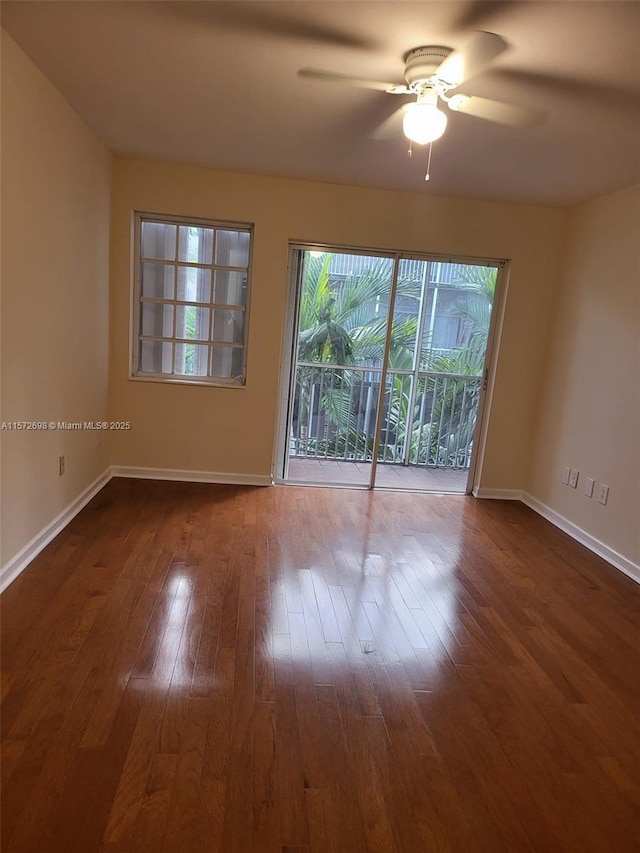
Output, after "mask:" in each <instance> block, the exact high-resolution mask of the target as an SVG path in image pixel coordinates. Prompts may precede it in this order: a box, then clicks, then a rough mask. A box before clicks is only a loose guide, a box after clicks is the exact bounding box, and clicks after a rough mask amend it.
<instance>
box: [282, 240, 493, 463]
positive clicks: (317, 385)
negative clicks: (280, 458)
mask: <svg viewBox="0 0 640 853" xmlns="http://www.w3.org/2000/svg"><path fill="white" fill-rule="evenodd" d="M332 259H333V255H332V254H329V253H327V254H324V255H322V256H320V257H319V258H311V257H310V256H307V258H306V264H305V270H304V279H303V288H302V295H301V305H300V327H299V328H300V330H299V341H298V360H299V361H302V362H307V366H303V367H298V376H297V390H296V406H297V411H298V418H299V422H300V423H302V424H310V423H311V419H312V415H315V416H318V418H319V423H320V424H322V425H323V427H322V428H321V432H322V433H323V434H321V435H317V436H314V437H308V436H307V437H306V438H305V446H304V451H305V452H306V453H307V454H308V455H314V456H315V455H318V456H319V457H320V458H322V457H327V458H345V459H349V458H352V459H361V460H371V459H372V458H373V453H374V452H375V448H374V447H373V436H372V434H371V425H370V424H367V423H364V418H365V414H363V412H362V411H361V408H360V403H359V402H358V396H359V395H360V402H361V396H362V393H361V388H362V383H363V382H364V377H363V375H362V373H360V372H355V371H352V370H349V369H348V368H349V366H350V365H358V366H371V367H374V366H380V365H381V363H382V357H383V354H384V346H385V339H386V330H387V317H386V315H387V308H388V304H389V299H390V295H391V271H390V268H389V263H388V262H387V261H378V262H375V263H373V264H372V266H371V267H370V268H369V269H368V270H366V271H365V272H364V273H363V274H362V275H360V276H348V277H347V278H346V279H344V280H343V281H341V282H340V284H339V285H338V284H337V283H336V282H334V281H332V280H331V274H330V268H331V261H332ZM496 275H497V270H495V269H493V268H488V267H480V266H468V267H466V268H465V273H464V280H463V279H460V281H459V282H458V283H459V284H460V286H461V288H464V290H463V291H462V293H461V296H460V298H459V300H458V301H457V303H456V306H455V311H456V313H457V314H458V316H459V317H460V318H461V319H462V321H463V324H464V337H465V339H466V341H467V342H466V344H465V345H464V346H462V347H459V348H458V349H457V350H455V351H452V352H450V353H448V354H442V353H438V352H435V353H433V352H432V351H431V350H430V349H429V348H424V347H423V349H422V353H421V364H420V369H421V370H422V371H425V372H428V373H430V374H434V375H429V376H420V377H419V378H417V379H416V381H417V382H418V387H417V389H416V393H415V395H414V397H413V402H412V395H411V383H412V378H411V376H407V375H402V374H401V375H398V374H394V373H393V371H394V370H403V369H406V370H411V369H412V367H413V350H414V345H415V339H416V334H417V319H416V317H415V316H410V317H401V318H399V319H396V320H395V321H394V323H393V325H392V330H391V340H390V357H389V371H390V372H389V374H388V380H389V385H388V388H387V391H386V393H385V395H384V411H385V416H384V422H383V432H382V441H381V443H380V447H379V448H378V451H377V452H378V458H379V459H380V460H381V461H391V462H393V461H399V460H402V459H403V458H404V454H405V443H408V444H409V455H408V459H409V462H410V463H412V464H431V465H447V466H454V467H455V466H459V467H466V466H467V465H468V460H469V455H470V450H471V442H472V439H473V432H474V429H475V419H476V412H477V406H478V400H479V395H480V383H481V380H480V376H481V374H482V370H483V366H484V357H485V351H486V344H487V339H488V333H489V321H490V316H491V306H492V302H493V297H494V292H495V283H496ZM396 292H397V295H398V296H405V297H409V298H410V299H414V300H415V305H416V311H415V314H416V315H417V313H418V310H417V309H418V306H419V301H420V297H421V283H420V282H417V281H415V280H408V279H407V280H399V281H398V285H397V289H396ZM309 363H311V364H309ZM316 364H317V365H318V366H317V367H315V366H314V365H316ZM323 364H333V365H340V367H336V368H326V367H324V368H323V367H321V365H323ZM445 374H446V376H445ZM471 377H473V379H472V378H471ZM476 377H477V378H476ZM369 381H371V380H369ZM372 387H375V386H372ZM314 397H315V400H316V402H315V406H314V408H315V409H316V411H314V412H311V411H310V406H311V400H312V399H313V398H314ZM410 409H411V411H410Z"/></svg>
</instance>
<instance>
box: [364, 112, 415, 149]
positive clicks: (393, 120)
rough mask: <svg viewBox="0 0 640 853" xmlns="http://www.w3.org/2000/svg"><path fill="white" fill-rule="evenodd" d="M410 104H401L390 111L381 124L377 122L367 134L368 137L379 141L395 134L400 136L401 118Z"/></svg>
mask: <svg viewBox="0 0 640 853" xmlns="http://www.w3.org/2000/svg"><path fill="white" fill-rule="evenodd" d="M409 106H410V104H403V105H402V106H401V107H399V108H398V109H397V110H394V112H392V113H391V115H390V116H389V117H388V118H386V119H385V120H384V121H383V122H382V124H379V125H378V127H376V129H375V130H374V131H372V132H371V133H370V134H369V139H378V140H380V141H381V142H384V141H386V140H387V139H393V138H394V137H395V136H400V135H401V133H402V119H403V118H404V114H405V113H406V111H407V107H409Z"/></svg>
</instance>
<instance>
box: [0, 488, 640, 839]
mask: <svg viewBox="0 0 640 853" xmlns="http://www.w3.org/2000/svg"><path fill="white" fill-rule="evenodd" d="M639 600H640V596H639V590H638V587H637V586H636V585H635V584H634V583H633V582H632V581H631V580H629V579H628V578H626V577H625V576H623V575H621V574H620V573H618V572H617V571H616V570H615V569H613V568H611V567H610V566H607V565H606V564H605V563H604V562H602V561H601V560H600V559H598V558H596V557H595V556H593V555H592V554H590V553H589V552H587V551H586V550H585V549H583V548H582V547H581V546H579V545H577V544H576V543H575V542H573V541H572V540H570V539H569V538H568V537H566V536H565V535H564V534H562V533H560V532H559V531H557V530H556V529H554V528H553V527H552V526H551V525H549V524H548V523H547V522H545V521H544V520H542V519H540V518H539V517H538V516H536V515H535V514H534V513H533V512H531V511H530V510H528V509H527V508H525V507H524V506H523V505H521V504H518V503H506V502H499V501H476V500H474V499H472V498H467V497H463V496H436V495H415V494H406V493H405V494H402V493H398V494H394V493H390V492H380V493H369V492H361V491H355V490H354V491H350V490H333V489H304V488H298V487H290V486H280V487H274V488H263V489H252V488H240V487H229V486H209V485H199V484H195V485H188V484H178V483H161V482H142V481H129V480H113V481H112V482H111V483H110V484H109V485H108V486H106V487H105V489H104V490H103V491H102V492H101V493H100V494H99V495H98V496H97V497H96V498H95V499H94V500H93V501H92V502H91V504H90V505H89V506H88V507H87V508H85V509H84V510H83V511H82V512H81V513H80V514H79V515H78V516H77V517H76V518H75V519H74V520H73V521H72V522H71V524H70V525H69V526H68V527H67V529H66V530H65V531H64V532H63V533H62V534H60V535H59V536H58V537H57V538H56V539H55V540H54V541H53V542H52V543H51V544H50V545H49V546H48V547H47V548H46V549H45V551H43V553H42V554H41V555H40V556H38V558H37V559H36V560H35V561H34V562H33V563H32V565H31V566H30V567H29V568H28V569H27V570H26V571H25V572H24V573H23V574H22V575H21V576H20V577H19V578H18V579H17V580H16V581H15V582H14V583H13V584H12V585H11V587H10V588H9V589H8V590H7V591H6V592H5V594H4V595H3V596H2V617H3V618H2V661H3V715H2V748H3V762H2V785H3V794H2V850H3V853H16V852H17V851H20V853H23V852H24V851H33V853H49V852H50V851H51V853H53V851H64V853H72V851H78V853H94V851H96V853H97V851H101V853H102V852H103V851H104V853H116V851H117V853H121V851H127V853H128V851H132V853H137V851H158V853H160V852H161V851H176V853H178V851H179V852H180V853H199V851H203V852H204V851H207V853H214V852H215V851H221V853H232V851H238V853H250V851H260V853H262V852H263V851H264V853H271V851H274V852H275V851H278V853H294V851H297V853H303V851H309V853H311V851H313V853H333V852H335V853H358V851H380V853H388V852H390V851H406V853H417V852H418V851H425V853H426V851H428V853H439V851H447V853H475V851H482V852H483V853H485V851H486V853H501V851H504V852H505V853H507V851H509V853H554V852H555V851H557V853H568V852H569V851H575V853H608V851H609V852H610V853H631V851H634V853H637V851H638V849H639V842H640V836H639V829H640V811H639V808H640V803H639V793H640V780H639V774H638V768H639V766H640V761H639V759H640V745H639V744H640V738H639V737H638V735H639V724H638V715H637V711H638V699H639V696H640V678H639V677H638V676H639V668H638V662H639V661H638V623H637V617H638V603H639Z"/></svg>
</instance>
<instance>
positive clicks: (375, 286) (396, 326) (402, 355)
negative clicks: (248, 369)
mask: <svg viewBox="0 0 640 853" xmlns="http://www.w3.org/2000/svg"><path fill="white" fill-rule="evenodd" d="M333 258H334V255H333V254H331V253H325V254H324V255H322V256H320V257H317V258H314V257H312V256H310V255H307V256H306V258H305V261H306V263H305V268H304V276H303V283H302V294H301V303H300V320H299V335H298V362H299V366H298V393H297V395H296V399H295V401H294V431H295V425H296V423H297V420H298V417H299V416H302V422H303V423H308V422H309V416H310V414H311V412H310V408H311V406H312V395H313V394H315V395H316V398H317V395H319V401H320V406H321V408H322V411H323V412H324V413H325V415H326V416H327V418H328V423H327V422H325V430H326V433H327V434H326V435H325V436H324V438H323V442H324V447H325V449H326V447H327V444H326V442H327V441H328V440H331V441H332V442H333V444H334V447H333V449H334V450H335V449H336V446H335V443H336V442H338V444H339V445H340V446H341V448H342V450H344V448H345V446H346V445H345V442H346V443H349V442H351V443H352V444H353V445H354V446H357V445H358V444H366V441H367V432H368V430H367V424H365V423H364V422H363V418H362V412H360V411H359V410H358V406H357V405H356V406H354V396H355V398H356V401H357V400H358V399H360V397H361V393H358V392H361V386H362V383H363V376H362V373H361V372H356V371H352V370H349V369H348V367H349V366H352V365H353V366H358V367H372V368H379V367H380V365H381V364H382V359H383V355H384V347H385V340H386V332H387V310H388V305H389V300H390V298H391V281H392V275H391V264H390V262H389V261H388V260H384V259H380V260H378V261H375V262H374V263H372V265H371V266H370V267H368V268H366V269H365V270H364V271H363V272H362V273H361V274H358V275H355V274H351V275H348V276H346V278H345V279H344V280H339V279H338V278H337V277H336V276H334V275H332V273H331V264H332V261H333ZM421 289H422V285H421V282H419V281H416V280H409V279H399V280H398V283H397V286H396V293H397V294H398V295H400V296H406V297H409V299H413V300H415V304H416V311H415V314H416V315H417V313H418V305H419V301H420V294H421ZM416 331H417V321H416V317H415V316H405V317H402V318H398V319H396V321H395V322H394V323H393V324H392V329H391V347H390V366H391V367H407V366H408V367H410V366H411V362H412V358H413V355H412V353H413V346H414V343H415V336H416ZM300 363H302V364H300ZM322 364H331V365H335V367H333V368H329V369H328V368H320V367H319V366H318V367H315V365H322ZM356 387H357V388H358V392H356V393H355V395H354V388H356ZM331 424H333V425H334V427H335V429H334V430H331V429H330V425H331ZM330 433H332V434H331V435H330ZM340 443H341V444H340Z"/></svg>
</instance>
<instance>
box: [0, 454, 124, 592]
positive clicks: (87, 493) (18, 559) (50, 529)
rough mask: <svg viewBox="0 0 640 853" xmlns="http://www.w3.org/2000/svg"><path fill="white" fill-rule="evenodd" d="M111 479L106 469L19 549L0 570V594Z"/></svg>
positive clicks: (109, 471) (110, 474)
mask: <svg viewBox="0 0 640 853" xmlns="http://www.w3.org/2000/svg"><path fill="white" fill-rule="evenodd" d="M111 477H112V473H111V469H110V468H107V470H106V471H104V472H103V473H102V474H100V476H99V477H97V478H96V479H95V480H94V481H93V483H91V484H90V485H88V486H87V488H86V489H85V490H84V491H83V492H81V493H80V494H79V495H78V497H77V498H74V499H73V500H72V501H71V503H70V504H68V506H66V507H65V508H64V509H63V510H62V512H60V513H58V515H56V517H55V518H54V519H53V520H52V521H50V522H49V523H48V524H46V525H45V526H44V527H43V528H42V530H40V532H39V533H36V535H35V536H34V537H33V539H31V540H30V541H29V542H27V544H26V545H25V546H24V547H23V548H21V549H20V550H19V551H18V553H17V554H16V555H15V556H14V557H12V558H11V559H10V560H9V562H8V563H5V564H4V566H3V567H2V568H1V569H0V592H4V591H5V589H6V588H7V587H8V586H9V584H11V583H13V581H14V580H15V579H16V578H17V577H18V575H19V574H20V573H21V572H22V571H24V569H26V568H27V566H28V565H29V563H30V562H31V561H32V560H33V559H34V558H35V557H37V555H38V554H39V553H40V551H42V549H43V548H45V547H46V546H47V545H48V544H49V542H51V540H52V539H54V538H55V537H56V536H57V535H58V533H60V531H61V530H64V528H65V527H66V526H67V524H69V522H70V521H71V519H72V518H75V516H76V515H77V514H78V513H79V512H80V510H81V509H83V507H85V506H86V505H87V504H88V503H89V501H90V500H91V498H93V497H94V496H95V495H97V494H98V492H99V491H100V489H101V488H102V487H103V486H106V484H107V483H108V482H109V480H110V479H111Z"/></svg>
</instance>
